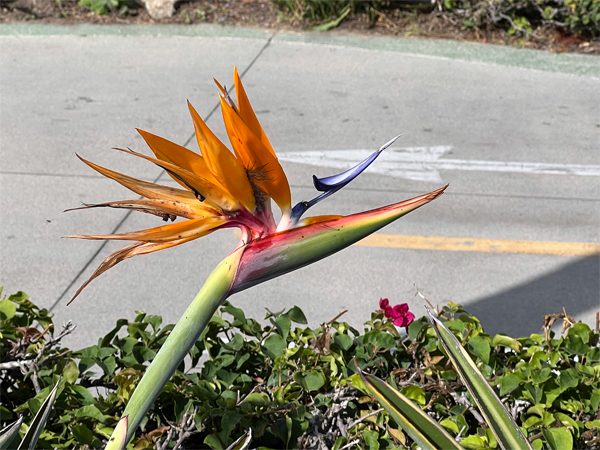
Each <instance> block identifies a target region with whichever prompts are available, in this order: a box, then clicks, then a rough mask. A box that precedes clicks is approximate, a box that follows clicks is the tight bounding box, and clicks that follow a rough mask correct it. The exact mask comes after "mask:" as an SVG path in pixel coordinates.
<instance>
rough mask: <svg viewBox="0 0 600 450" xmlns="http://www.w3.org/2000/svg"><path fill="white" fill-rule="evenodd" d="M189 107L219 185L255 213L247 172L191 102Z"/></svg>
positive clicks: (202, 150) (197, 134)
mask: <svg viewBox="0 0 600 450" xmlns="http://www.w3.org/2000/svg"><path fill="white" fill-rule="evenodd" d="M188 107H189V109H190V113H191V115H192V119H193V121H194V128H195V129H196V138H197V139H198V146H199V147H200V151H201V152H202V155H203V156H204V160H205V162H206V165H207V166H208V168H209V169H210V171H211V172H212V174H213V175H214V176H215V178H216V179H217V180H218V181H219V183H221V185H222V186H223V187H224V188H225V189H227V190H228V191H229V192H230V193H231V195H232V196H233V197H235V198H236V199H237V200H238V201H239V202H240V203H241V204H242V205H244V207H245V208H246V209H247V210H248V211H250V212H252V213H253V212H254V211H255V209H256V203H255V201H254V192H253V191H252V186H251V185H250V182H249V181H248V175H247V174H246V170H245V169H244V167H243V166H242V165H241V164H240V163H239V161H238V160H237V159H236V157H235V155H234V154H233V153H231V152H230V151H229V149H228V148H227V147H225V145H224V144H223V143H222V142H221V141H220V140H219V139H218V138H217V137H216V136H215V135H214V133H213V132H212V131H211V130H210V129H209V128H208V126H206V124H205V123H204V121H203V120H202V118H201V117H200V115H199V114H198V113H197V112H196V110H195V109H194V107H193V106H192V104H191V103H190V102H188Z"/></svg>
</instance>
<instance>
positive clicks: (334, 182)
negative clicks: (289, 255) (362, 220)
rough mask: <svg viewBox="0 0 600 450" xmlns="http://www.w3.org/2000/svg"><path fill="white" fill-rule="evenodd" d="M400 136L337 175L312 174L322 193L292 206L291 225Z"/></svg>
mask: <svg viewBox="0 0 600 450" xmlns="http://www.w3.org/2000/svg"><path fill="white" fill-rule="evenodd" d="M400 136H401V135H400ZM400 136H396V137H395V138H394V139H392V140H390V141H389V142H387V143H385V144H384V145H382V146H381V148H380V149H379V150H377V151H375V152H373V153H372V154H371V155H369V157H368V158H366V159H365V160H363V161H361V162H359V163H358V164H357V165H356V166H354V167H352V168H351V169H348V170H346V171H345V172H342V173H340V174H337V175H332V176H329V177H323V178H317V177H316V176H314V175H313V184H314V185H315V188H316V189H317V190H318V191H321V192H322V194H320V195H318V196H317V197H315V198H313V199H312V200H310V201H308V202H306V201H302V202H300V203H298V204H297V205H296V206H294V207H293V208H292V216H291V225H292V226H293V225H295V224H297V223H298V220H300V217H301V216H302V214H304V213H305V212H306V210H307V209H308V208H310V207H311V206H314V205H316V204H317V203H319V202H320V201H321V200H323V199H325V198H327V197H329V196H330V195H332V194H335V193H336V192H337V191H339V190H340V189H342V188H343V187H344V186H346V185H347V184H348V183H350V182H351V181H352V180H354V179H355V178H356V177H357V176H359V175H360V174H361V173H362V172H363V171H364V170H365V169H366V168H367V167H369V165H370V164H371V163H372V162H373V161H375V159H377V157H378V156H379V154H380V153H381V152H382V151H384V150H385V149H386V148H388V147H389V146H390V145H392V144H393V143H394V142H396V140H397V139H398V138H399V137H400Z"/></svg>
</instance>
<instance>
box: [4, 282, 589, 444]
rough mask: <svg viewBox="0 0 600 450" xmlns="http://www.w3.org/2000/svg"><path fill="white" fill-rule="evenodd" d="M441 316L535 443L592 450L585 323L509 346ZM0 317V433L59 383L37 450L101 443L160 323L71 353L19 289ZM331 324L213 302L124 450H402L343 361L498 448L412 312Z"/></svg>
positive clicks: (146, 319)
mask: <svg viewBox="0 0 600 450" xmlns="http://www.w3.org/2000/svg"><path fill="white" fill-rule="evenodd" d="M373 303H374V309H376V307H377V302H376V301H374V302H373ZM439 314H440V317H441V318H442V319H443V320H445V321H446V325H447V326H448V327H449V328H450V329H451V330H452V331H453V332H454V333H455V334H456V336H457V337H458V338H459V340H460V341H461V343H462V344H463V345H464V346H465V348H466V349H467V350H468V352H469V354H470V355H471V357H472V358H473V359H474V360H475V361H476V362H477V365H478V367H479V369H480V370H481V371H482V373H483V374H484V375H485V377H486V378H487V379H488V380H489V382H490V384H491V385H492V386H494V387H495V388H496V389H497V392H498V394H499V395H500V398H501V399H502V401H503V402H505V405H506V406H507V407H508V409H509V411H511V414H512V415H513V417H514V418H515V420H516V421H517V423H518V424H519V425H520V426H521V427H522V428H523V430H524V433H525V435H526V436H527V437H528V438H529V440H530V441H531V442H532V446H533V447H534V448H536V449H541V448H543V447H544V448H550V449H561V450H568V449H573V448H591V449H594V448H600V436H599V432H598V430H599V428H600V412H599V404H600V343H599V340H600V335H599V333H598V329H597V325H596V329H591V328H590V327H589V326H588V325H586V324H583V323H573V320H572V318H571V317H570V316H568V315H567V314H566V312H563V313H562V314H556V315H553V316H547V317H546V318H545V321H544V334H532V335H530V336H526V337H521V338H513V337H510V336H506V335H502V334H498V335H495V336H489V335H487V334H486V333H485V332H484V330H483V328H482V326H481V324H480V322H479V321H478V320H477V318H475V317H473V316H472V315H470V314H469V313H468V312H466V311H465V310H463V309H462V308H461V307H460V306H459V305H454V304H449V305H447V306H445V307H443V308H442V309H441V310H440V311H439ZM0 316H1V320H2V322H1V325H0V333H1V336H0V360H1V361H2V362H1V363H0V388H1V390H2V393H3V395H2V398H1V402H0V417H1V419H0V420H1V422H2V423H1V424H0V427H4V426H6V425H8V424H9V423H10V422H12V421H14V420H16V418H17V417H18V416H19V415H24V416H25V420H24V423H25V424H27V423H30V421H31V419H32V417H33V415H35V413H36V412H37V410H38V409H39V408H40V405H41V404H42V402H43V400H44V399H45V398H46V396H48V394H49V392H50V390H51V389H52V387H53V386H54V384H55V383H57V382H58V381H59V378H60V376H61V375H62V381H60V387H59V391H58V396H57V400H56V403H55V408H54V410H53V412H52V415H51V417H50V420H49V424H48V426H47V427H46V430H45V432H44V433H43V434H42V436H41V439H40V441H39V442H38V446H39V447H40V448H81V449H86V448H98V447H101V446H102V445H103V443H105V442H106V440H107V439H108V438H109V436H110V434H111V432H112V428H113V427H114V426H115V424H116V422H117V420H118V417H120V415H121V413H122V412H123V409H124V407H125V405H126V403H127V401H128V399H129V398H130V396H131V393H132V391H133V389H134V388H135V386H136V384H137V382H138V381H139V379H140V378H141V376H142V375H143V373H144V370H145V369H146V367H147V366H148V364H149V362H150V361H151V360H152V359H153V357H154V356H155V355H156V352H157V351H158V349H159V348H160V346H161V344H162V342H164V340H165V339H166V336H167V335H168V333H169V332H170V330H171V329H172V328H173V325H163V324H162V319H161V317H160V316H155V315H149V314H146V313H144V312H141V311H138V312H136V316H135V317H134V318H133V320H127V319H120V320H118V321H117V323H116V326H115V328H114V329H113V330H111V331H110V332H109V333H108V334H107V335H106V336H103V337H101V338H100V339H99V340H98V343H97V344H96V345H94V346H92V347H88V348H84V349H80V350H71V349H67V348H62V347H61V344H60V341H61V338H62V337H63V336H65V335H66V334H68V333H72V332H74V333H76V332H77V330H76V329H74V328H73V326H72V325H70V324H67V325H66V326H65V327H63V329H61V330H58V329H56V327H55V325H54V324H53V323H52V318H51V317H50V316H49V315H48V314H47V312H46V311H45V310H43V309H39V308H38V307H37V306H35V304H33V303H32V302H31V301H30V300H29V299H28V297H27V295H26V294H24V293H22V292H19V293H17V294H14V295H11V296H9V297H8V298H5V299H4V300H2V301H0ZM342 317H343V316H338V317H336V318H334V319H333V320H331V321H330V322H329V323H326V324H322V325H321V326H319V327H316V328H311V327H309V326H307V323H306V322H307V321H306V318H305V316H304V314H303V312H302V310H301V309H300V308H298V307H296V306H295V307H292V308H290V309H289V310H286V311H281V312H269V311H267V314H266V317H265V320H263V321H262V322H259V321H257V320H255V319H253V318H249V317H246V315H245V313H244V311H243V310H241V309H239V308H236V307H234V306H233V305H231V304H229V303H226V304H225V305H223V306H222V307H221V309H220V313H219V314H218V315H216V316H215V317H214V318H213V319H212V320H211V322H210V324H209V326H208V327H207V329H206V330H205V332H204V333H203V334H202V336H201V338H200V339H199V340H198V341H197V343H196V345H195V346H194V347H193V348H192V350H191V352H190V354H189V358H188V359H187V360H186V361H185V363H184V364H182V365H181V366H180V367H179V370H178V371H177V372H176V374H175V376H174V377H173V379H172V380H171V381H170V382H169V383H168V384H167V386H166V387H165V389H164V390H163V391H162V393H161V394H160V396H159V398H158V400H157V401H156V403H155V405H154V407H153V409H152V410H151V411H150V413H149V415H148V417H147V419H146V420H145V421H144V423H143V424H142V425H143V426H142V427H141V430H140V431H139V432H138V434H137V436H136V438H135V441H134V444H133V446H134V447H135V448H136V449H143V448H158V449H166V448H187V449H192V448H214V449H224V448H227V446H228V445H230V444H231V443H232V442H233V441H234V440H235V439H236V438H238V437H239V436H241V435H242V434H243V433H244V431H245V430H247V429H248V428H252V430H253V441H252V444H251V448H263V449H281V448H298V449H308V448H328V449H335V450H341V449H346V448H366V449H373V450H377V449H386V448H390V449H391V448H410V447H411V445H412V443H411V441H410V439H409V438H408V437H407V436H406V435H405V434H404V433H403V432H402V430H401V429H399V427H398V425H397V424H395V423H394V422H393V420H391V419H390V418H389V417H388V415H387V413H385V411H383V410H382V409H381V408H380V407H379V405H378V404H377V403H376V402H375V401H374V400H373V398H372V397H370V396H369V395H368V394H367V393H366V390H365V388H364V385H362V382H361V381H360V378H359V377H358V375H357V374H356V369H355V368H354V365H353V363H352V361H353V360H356V363H357V364H358V366H359V367H360V368H361V369H363V370H365V371H367V372H370V373H372V374H374V375H376V376H379V377H380V378H383V379H385V380H386V381H387V382H388V383H390V384H391V385H393V386H395V387H397V388H399V389H400V390H401V391H402V392H403V393H404V394H405V395H406V396H407V397H409V398H410V399H412V400H413V401H415V402H416V403H417V404H418V405H420V406H421V407H422V408H423V409H424V410H425V411H426V412H427V413H428V414H429V415H430V416H431V417H433V418H435V420H437V421H438V422H439V423H440V424H442V425H443V426H444V427H445V428H446V429H447V430H449V432H450V433H451V434H452V435H454V436H456V438H457V439H458V440H460V442H461V445H463V446H464V447H465V448H467V449H483V448H486V449H489V448H491V449H495V448H497V447H498V444H497V443H496V441H495V439H494V437H493V435H492V434H491V433H490V430H489V429H487V427H486V426H485V425H484V423H483V420H482V418H481V416H480V415H479V414H478V412H477V410H476V408H474V407H473V405H472V400H471V399H470V396H469V394H468V393H467V391H466V388H465V387H464V386H463V385H462V383H461V382H460V379H459V378H458V377H457V375H456V373H455V371H454V370H453V368H452V365H451V364H450V363H449V361H448V359H447V357H446V356H445V354H444V353H443V351H442V350H441V347H440V343H439V342H438V339H437V337H436V334H435V332H434V330H433V329H432V328H431V327H430V325H429V323H428V321H427V320H426V319H425V318H424V317H423V318H419V319H416V320H414V321H413V322H412V323H411V324H410V325H409V326H408V327H407V328H397V327H395V326H394V325H393V324H392V322H390V321H388V319H387V318H386V316H385V314H384V313H383V312H380V311H375V312H373V313H372V315H371V318H370V319H369V320H367V321H366V323H365V325H364V329H363V330H357V329H354V328H352V327H351V326H349V325H348V324H347V323H344V322H343V321H342V320H341V318H342ZM557 319H563V323H564V330H563V331H564V333H562V334H561V335H556V334H555V333H554V332H553V331H551V330H550V325H552V322H554V321H555V320H557ZM541 322H542V320H541V319H540V323H541ZM265 324H266V325H265ZM25 430H26V425H23V427H22V431H25Z"/></svg>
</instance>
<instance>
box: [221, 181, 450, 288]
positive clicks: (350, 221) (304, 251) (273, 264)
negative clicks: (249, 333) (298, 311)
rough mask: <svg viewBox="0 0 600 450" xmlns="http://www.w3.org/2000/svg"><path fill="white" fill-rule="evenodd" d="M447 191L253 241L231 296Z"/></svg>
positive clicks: (357, 237) (322, 255) (362, 235)
mask: <svg viewBox="0 0 600 450" xmlns="http://www.w3.org/2000/svg"><path fill="white" fill-rule="evenodd" d="M447 187H448V185H446V186H444V187H442V188H440V189H436V190H435V191H433V192H430V193H428V194H424V195H420V196H418V197H414V198H411V199H409V200H405V201H403V202H399V203H395V204H393V205H389V206H384V207H382V208H377V209H374V210H371V211H365V212H362V213H358V214H353V215H351V216H346V217H342V218H339V219H332V220H326V221H323V222H318V223H315V224H313V225H308V226H305V227H300V228H292V229H290V230H286V231H282V232H280V233H276V234H272V235H269V236H267V237H265V238H263V239H257V240H255V241H252V242H251V243H250V244H248V245H247V246H246V248H245V249H244V254H243V256H242V259H241V261H240V265H239V268H238V272H237V274H236V278H235V280H234V283H233V286H232V293H235V292H240V291H243V290H244V289H247V288H249V287H252V286H255V285H257V284H259V283H262V282H264V281H267V280H270V279H271V278H275V277H278V276H280V275H283V274H286V273H288V272H291V271H293V270H296V269H299V268H301V267H304V266H306V265H308V264H312V263H313V262H316V261H318V260H320V259H323V258H325V257H327V256H330V255H332V254H334V253H337V252H338V251H340V250H342V249H344V248H346V247H348V246H350V245H352V244H354V243H355V242H358V241H360V240H361V239H363V238H365V237H367V236H369V235H370V234H372V233H374V232H375V231H377V230H379V229H380V228H383V227H384V226H386V225H388V224H390V223H391V222H393V221H395V220H396V219H399V218H400V217H402V216H404V215H406V214H408V213H409V212H411V211H414V210H415V209H417V208H419V207H421V206H423V205H425V204H427V203H429V202H430V201H432V200H435V199H436V198H438V197H439V196H440V195H442V193H443V192H444V190H445V189H446V188H447Z"/></svg>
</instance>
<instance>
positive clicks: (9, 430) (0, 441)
mask: <svg viewBox="0 0 600 450" xmlns="http://www.w3.org/2000/svg"><path fill="white" fill-rule="evenodd" d="M22 423H23V416H21V417H19V418H18V419H17V420H15V421H14V422H13V423H11V424H10V425H8V426H6V427H4V428H3V429H2V430H0V448H8V446H9V445H10V444H12V443H13V441H14V440H15V438H16V437H17V436H18V435H19V429H20V428H21V424H22Z"/></svg>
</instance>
